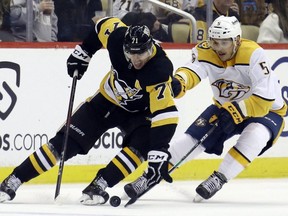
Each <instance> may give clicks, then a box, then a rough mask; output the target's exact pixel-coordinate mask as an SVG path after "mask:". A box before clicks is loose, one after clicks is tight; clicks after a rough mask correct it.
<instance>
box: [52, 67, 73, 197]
mask: <svg viewBox="0 0 288 216" xmlns="http://www.w3.org/2000/svg"><path fill="white" fill-rule="evenodd" d="M77 79H78V70H75V71H74V74H73V81H72V86H71V93H70V101H69V106H68V113H67V120H66V130H65V134H64V142H63V148H62V152H61V158H60V163H59V170H58V177H57V184H56V190H55V196H54V200H56V199H57V197H58V195H59V193H60V186H61V181H62V174H63V169H64V160H65V153H66V148H67V142H68V136H69V129H70V123H71V116H72V111H73V103H74V96H75V90H76V84H77Z"/></svg>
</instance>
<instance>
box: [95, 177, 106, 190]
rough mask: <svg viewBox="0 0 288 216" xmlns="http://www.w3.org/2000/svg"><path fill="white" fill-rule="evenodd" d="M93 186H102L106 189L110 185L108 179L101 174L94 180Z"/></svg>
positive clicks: (101, 187) (102, 188)
mask: <svg viewBox="0 0 288 216" xmlns="http://www.w3.org/2000/svg"><path fill="white" fill-rule="evenodd" d="M92 184H93V186H95V187H98V188H100V189H101V190H103V191H104V190H105V189H106V188H107V187H108V184H107V181H105V179H104V178H103V177H102V176H101V177H99V178H96V180H95V181H93V183H92Z"/></svg>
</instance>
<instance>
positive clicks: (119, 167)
mask: <svg viewBox="0 0 288 216" xmlns="http://www.w3.org/2000/svg"><path fill="white" fill-rule="evenodd" d="M112 163H114V164H115V166H116V167H117V168H118V169H119V170H120V171H121V172H122V174H123V176H125V177H126V176H128V175H129V174H130V173H129V172H128V171H127V169H126V168H125V167H124V166H123V165H122V163H120V161H119V160H117V159H116V158H113V160H112Z"/></svg>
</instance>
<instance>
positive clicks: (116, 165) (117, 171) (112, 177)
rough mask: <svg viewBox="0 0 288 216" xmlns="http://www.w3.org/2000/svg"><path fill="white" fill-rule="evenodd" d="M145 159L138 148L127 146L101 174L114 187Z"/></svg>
mask: <svg viewBox="0 0 288 216" xmlns="http://www.w3.org/2000/svg"><path fill="white" fill-rule="evenodd" d="M143 160H144V159H143V157H142V156H141V155H140V153H139V152H138V151H137V150H136V149H134V148H132V147H125V148H123V149H122V150H121V151H120V152H119V153H118V154H117V155H116V156H115V157H114V158H113V159H112V161H111V162H110V163H109V164H108V165H107V166H106V167H105V168H104V169H102V170H101V175H102V176H103V178H104V179H105V180H106V181H107V183H108V186H109V187H113V186H114V185H116V184H117V183H118V182H120V181H121V180H123V179H124V178H125V177H126V176H128V175H129V174H131V173H132V172H133V171H134V170H135V169H136V168H137V167H139V166H140V165H141V164H142V162H143Z"/></svg>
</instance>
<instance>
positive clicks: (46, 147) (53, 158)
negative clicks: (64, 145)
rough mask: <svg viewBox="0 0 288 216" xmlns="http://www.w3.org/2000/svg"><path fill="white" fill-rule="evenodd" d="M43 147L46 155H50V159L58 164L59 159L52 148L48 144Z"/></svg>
mask: <svg viewBox="0 0 288 216" xmlns="http://www.w3.org/2000/svg"><path fill="white" fill-rule="evenodd" d="M42 148H43V150H44V152H45V153H46V155H47V156H48V158H49V159H50V161H51V162H52V164H53V165H56V163H57V159H56V158H55V155H54V154H53V153H52V152H51V150H50V149H49V148H48V144H45V145H43V146H42Z"/></svg>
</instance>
